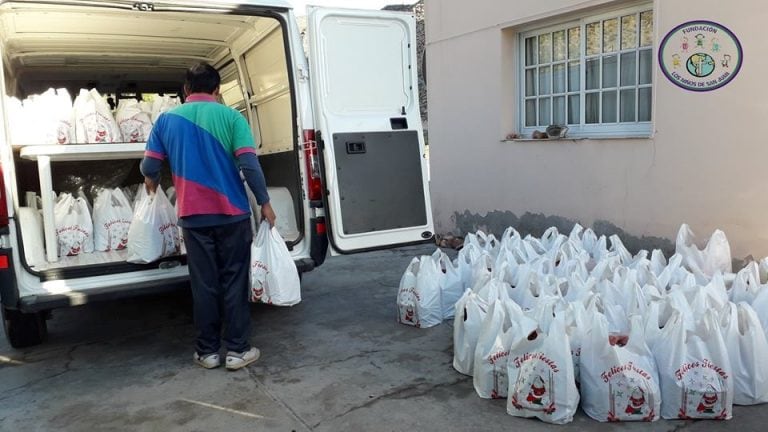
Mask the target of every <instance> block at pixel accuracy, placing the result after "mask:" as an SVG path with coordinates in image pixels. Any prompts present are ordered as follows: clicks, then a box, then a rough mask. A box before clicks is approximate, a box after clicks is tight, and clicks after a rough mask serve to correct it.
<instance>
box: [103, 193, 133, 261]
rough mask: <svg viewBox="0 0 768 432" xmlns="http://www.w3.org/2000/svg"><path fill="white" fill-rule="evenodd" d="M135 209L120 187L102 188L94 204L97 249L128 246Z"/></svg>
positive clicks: (115, 248) (106, 249)
mask: <svg viewBox="0 0 768 432" xmlns="http://www.w3.org/2000/svg"><path fill="white" fill-rule="evenodd" d="M132 218H133V209H132V208H131V203H130V202H129V201H128V198H126V196H125V194H123V191H122V190H121V189H120V188H115V189H102V190H101V192H100V193H99V195H98V196H97V197H96V200H95V202H94V204H93V231H94V233H93V239H94V243H95V245H94V246H95V249H96V250H97V251H111V250H122V249H125V248H126V247H127V246H128V229H129V228H130V226H131V219H132Z"/></svg>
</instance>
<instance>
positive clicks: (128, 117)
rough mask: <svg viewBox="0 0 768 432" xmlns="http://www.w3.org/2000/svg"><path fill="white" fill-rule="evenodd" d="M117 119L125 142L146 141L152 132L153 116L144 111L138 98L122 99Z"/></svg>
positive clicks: (116, 115)
mask: <svg viewBox="0 0 768 432" xmlns="http://www.w3.org/2000/svg"><path fill="white" fill-rule="evenodd" d="M115 121H117V125H118V127H120V133H121V135H122V136H123V141H125V142H131V143H136V142H145V141H147V140H148V139H149V134H150V132H152V118H150V116H149V114H147V113H146V112H144V111H142V109H141V107H140V106H139V101H137V100H136V99H120V102H119V103H118V104H117V114H115Z"/></svg>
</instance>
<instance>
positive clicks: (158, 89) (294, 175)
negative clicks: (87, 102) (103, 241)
mask: <svg viewBox="0 0 768 432" xmlns="http://www.w3.org/2000/svg"><path fill="white" fill-rule="evenodd" d="M98 4H99V6H95V5H96V3H95V2H90V3H89V2H56V3H54V2H30V1H24V2H20V1H19V2H13V1H11V2H2V3H1V4H0V56H1V58H2V63H3V68H2V73H3V75H2V76H0V79H4V86H5V94H6V98H5V100H3V101H2V103H3V106H2V108H3V109H2V111H3V112H5V115H4V116H3V118H5V119H6V123H5V125H4V129H5V134H4V137H3V136H2V129H3V125H0V143H2V141H3V140H5V141H6V145H3V146H2V147H3V148H2V150H1V151H2V152H3V161H4V164H3V166H2V169H3V171H5V178H6V179H11V181H12V182H13V183H12V184H13V185H14V188H15V189H14V190H12V192H13V194H12V196H8V197H7V199H8V200H9V201H11V200H12V201H13V206H12V208H13V210H14V213H15V214H9V216H10V217H11V221H12V222H11V223H10V228H11V230H12V231H13V233H12V234H11V235H15V236H16V238H17V240H18V244H19V246H20V249H21V250H18V251H17V252H16V253H17V254H18V256H19V259H21V260H22V264H23V266H24V268H25V269H26V271H27V272H28V273H29V274H30V275H33V276H35V277H39V278H40V281H46V280H48V281H50V280H57V279H73V278H80V277H88V276H102V275H111V274H117V273H126V272H134V271H137V270H149V269H156V268H158V267H159V268H163V266H178V265H179V264H183V263H184V257H183V256H177V257H170V258H166V259H164V260H163V261H161V262H157V263H153V264H146V265H144V264H141V265H139V264H130V263H127V262H126V261H125V253H124V251H111V252H94V253H92V254H79V255H77V256H71V257H67V256H57V255H56V252H55V251H51V250H50V247H49V248H47V249H43V248H44V247H45V245H46V244H48V245H49V246H50V244H51V243H50V238H48V239H47V241H46V235H45V234H46V233H45V231H46V229H50V227H51V226H52V223H53V221H50V220H47V219H46V218H50V216H51V215H52V212H51V211H49V212H48V213H46V211H45V210H46V208H45V206H46V201H47V202H48V207H50V206H51V202H53V200H52V199H48V197H51V192H52V191H55V192H57V193H62V192H69V193H73V194H77V193H78V192H81V193H84V194H85V196H86V197H87V199H88V201H89V202H90V204H93V200H94V198H95V195H96V193H97V191H98V190H99V189H100V188H104V187H108V188H115V187H120V188H126V189H128V190H131V188H133V190H136V188H137V187H136V185H138V184H139V183H141V182H143V178H142V177H141V175H140V172H139V161H140V159H141V157H142V156H143V150H144V145H145V143H144V142H133V143H131V142H116V143H96V144H94V143H82V142H73V143H72V144H68V145H57V144H55V143H46V142H40V143H23V144H22V143H18V142H13V139H12V137H13V136H14V134H13V133H11V129H12V128H14V127H20V126H21V125H19V124H11V122H10V120H8V117H9V116H8V110H9V104H10V99H9V98H10V97H15V98H17V99H18V100H24V99H25V98H28V97H30V96H31V95H38V94H42V93H44V92H46V91H47V90H48V89H49V88H53V89H66V90H67V91H68V93H69V94H70V95H72V97H73V98H74V97H75V96H77V95H78V93H79V92H80V91H81V89H96V90H97V91H98V92H99V93H100V94H101V95H103V96H107V95H109V96H110V97H112V101H113V102H114V104H115V106H117V105H118V104H119V103H120V101H121V100H125V99H137V100H144V101H148V102H149V103H151V101H152V100H153V98H160V97H166V98H167V97H168V96H171V97H172V98H179V99H183V91H182V84H183V81H184V76H185V71H186V69H187V68H188V67H189V66H191V65H192V64H194V63H196V62H199V61H206V62H209V63H210V64H212V65H213V66H214V67H216V68H217V69H218V70H219V72H220V74H221V77H222V84H221V102H222V103H224V104H226V105H228V106H230V107H233V108H235V109H237V110H239V111H240V112H241V113H242V114H243V115H244V116H245V117H246V118H248V120H249V121H250V124H251V125H252V128H253V133H254V136H255V137H256V141H257V143H258V145H259V148H258V152H259V155H260V156H259V160H260V162H261V165H262V168H263V170H264V173H265V176H266V179H267V184H268V185H269V186H270V196H271V197H272V202H273V206H274V207H275V210H276V212H277V214H278V230H279V231H280V232H281V234H282V235H283V237H284V238H285V240H286V242H287V243H288V245H289V249H291V250H303V249H306V245H305V244H304V242H305V241H306V240H305V239H306V237H307V236H306V234H305V231H306V229H305V227H306V226H307V225H308V224H307V222H306V220H305V216H306V215H305V214H304V213H305V211H304V210H303V209H304V208H305V207H306V204H305V203H304V200H305V193H304V185H303V180H302V175H301V168H302V164H303V163H304V162H303V160H302V159H300V157H301V150H302V149H301V148H299V144H300V141H299V140H300V139H301V138H300V134H301V133H302V131H301V130H300V128H299V127H298V123H297V121H298V119H299V113H297V108H296V106H297V105H296V95H295V92H296V90H295V88H294V84H293V76H292V73H291V70H292V68H291V60H290V59H291V55H290V52H291V48H290V46H291V43H289V41H290V39H289V37H288V36H287V35H288V34H290V32H289V31H288V26H289V25H295V24H289V23H288V22H287V20H286V19H285V17H286V16H287V14H286V13H285V12H287V10H285V9H281V8H274V7H273V8H269V7H265V6H253V7H244V6H238V7H236V8H232V7H224V6H217V5H216V3H202V2H201V3H199V4H200V6H197V7H191V6H181V4H180V3H176V6H174V3H167V4H164V5H159V4H154V5H153V4H148V3H136V4H133V3H129V2H111V3H110V2H99V3H98ZM206 5H207V6H206ZM27 126H28V127H34V122H31V123H30V124H28V125H27ZM122 141H128V140H127V139H126V137H123V140H122ZM166 169H167V167H166ZM162 179H163V180H162V186H163V187H164V188H166V189H167V188H169V187H171V186H172V183H171V176H170V173H169V172H168V171H166V172H165V173H164V175H163V177H162ZM49 187H50V189H51V190H47V189H48V188H49ZM46 194H47V196H46ZM37 197H42V199H38V198H37ZM38 202H42V208H43V211H42V215H43V217H42V220H43V227H44V228H42V230H41V227H39V226H37V225H35V224H30V223H29V222H26V226H24V223H25V222H23V218H22V217H20V216H21V215H22V214H23V213H24V212H29V211H30V207H32V208H35V207H39V206H40V205H39V204H37V203H38ZM252 204H255V203H252ZM33 211H36V210H33ZM254 214H256V212H254ZM49 237H50V236H49ZM33 249H34V250H37V251H40V250H45V259H42V260H41V261H39V262H34V263H29V262H26V261H25V256H26V257H29V256H30V252H31V251H32V250H33Z"/></svg>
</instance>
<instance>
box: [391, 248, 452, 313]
mask: <svg viewBox="0 0 768 432" xmlns="http://www.w3.org/2000/svg"><path fill="white" fill-rule="evenodd" d="M441 276H442V273H441V272H440V270H439V264H438V263H437V262H435V260H434V259H433V258H432V257H431V256H427V255H425V256H422V257H421V258H414V260H413V261H411V264H409V265H408V268H407V269H406V270H405V273H404V274H403V277H402V278H401V280H400V287H399V289H398V296H397V303H398V309H399V315H398V321H399V322H400V323H401V324H406V325H412V326H414V327H419V328H427V327H433V326H436V325H438V324H440V323H441V322H443V309H442V304H441V300H440V298H441V297H440V280H441Z"/></svg>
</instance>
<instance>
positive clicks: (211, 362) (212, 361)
mask: <svg viewBox="0 0 768 432" xmlns="http://www.w3.org/2000/svg"><path fill="white" fill-rule="evenodd" d="M192 359H193V360H194V361H195V363H197V364H198V365H200V366H202V367H204V368H206V369H214V368H217V367H219V366H221V359H220V358H219V355H218V354H216V353H213V354H206V355H202V356H201V355H200V354H198V353H194V354H193V355H192Z"/></svg>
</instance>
